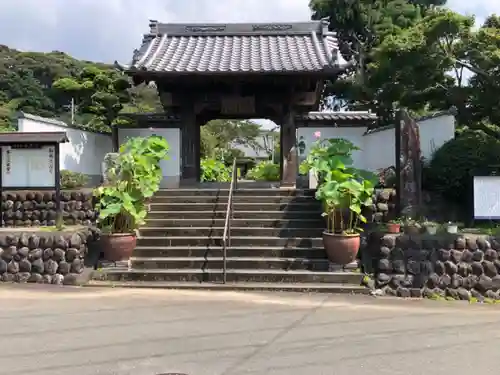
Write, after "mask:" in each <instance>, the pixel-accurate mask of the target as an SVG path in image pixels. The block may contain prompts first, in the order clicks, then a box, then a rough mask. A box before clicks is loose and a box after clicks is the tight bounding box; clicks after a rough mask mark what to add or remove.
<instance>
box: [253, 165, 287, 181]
mask: <svg viewBox="0 0 500 375" xmlns="http://www.w3.org/2000/svg"><path fill="white" fill-rule="evenodd" d="M247 178H248V179H250V180H255V181H279V180H280V166H279V164H275V163H273V162H272V161H261V162H260V163H258V164H257V165H256V166H255V167H253V168H252V169H250V170H249V171H248V173H247Z"/></svg>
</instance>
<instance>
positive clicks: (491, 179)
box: [474, 176, 500, 220]
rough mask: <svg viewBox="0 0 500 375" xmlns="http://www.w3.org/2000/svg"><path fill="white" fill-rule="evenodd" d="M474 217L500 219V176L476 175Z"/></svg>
mask: <svg viewBox="0 0 500 375" xmlns="http://www.w3.org/2000/svg"><path fill="white" fill-rule="evenodd" d="M474 219H490V220H496V219H500V176H474Z"/></svg>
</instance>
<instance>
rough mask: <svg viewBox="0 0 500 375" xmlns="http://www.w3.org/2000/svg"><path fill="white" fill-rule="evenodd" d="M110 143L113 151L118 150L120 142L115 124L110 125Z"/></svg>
mask: <svg viewBox="0 0 500 375" xmlns="http://www.w3.org/2000/svg"><path fill="white" fill-rule="evenodd" d="M111 145H112V149H113V152H119V151H120V142H119V140H118V128H117V127H116V125H111Z"/></svg>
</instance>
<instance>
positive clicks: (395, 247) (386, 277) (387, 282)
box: [365, 233, 500, 300]
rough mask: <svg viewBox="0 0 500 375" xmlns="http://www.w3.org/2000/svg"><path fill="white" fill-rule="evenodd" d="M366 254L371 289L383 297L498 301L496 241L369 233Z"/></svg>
mask: <svg viewBox="0 0 500 375" xmlns="http://www.w3.org/2000/svg"><path fill="white" fill-rule="evenodd" d="M365 253H366V256H367V259H365V261H367V260H368V261H367V262H365V264H367V263H368V264H369V265H371V266H373V269H372V271H373V272H374V280H372V282H371V283H372V285H370V286H371V287H372V288H376V289H378V290H379V292H381V293H385V294H387V295H393V296H399V297H422V296H424V297H429V298H437V297H444V298H445V297H448V298H452V299H461V300H470V299H471V298H476V299H478V300H482V299H484V298H488V299H494V300H497V299H500V275H499V272H500V259H499V254H500V238H494V237H490V236H486V235H472V234H470V235H469V234H464V235H451V234H446V233H445V234H438V235H425V234H422V235H416V236H408V235H405V234H376V233H372V234H371V235H370V237H369V240H368V246H367V248H366V250H365ZM367 271H369V270H367Z"/></svg>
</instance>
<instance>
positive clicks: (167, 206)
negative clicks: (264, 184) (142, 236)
mask: <svg viewBox="0 0 500 375" xmlns="http://www.w3.org/2000/svg"><path fill="white" fill-rule="evenodd" d="M149 206H150V211H151V212H155V211H225V210H226V209H227V201H224V202H217V203H182V202H180V203H179V202H178V203H155V202H152V203H150V205H149ZM233 210H234V211H318V212H320V210H321V204H320V203H319V202H318V201H311V202H309V203H293V202H291V203H233Z"/></svg>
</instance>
